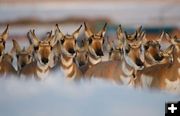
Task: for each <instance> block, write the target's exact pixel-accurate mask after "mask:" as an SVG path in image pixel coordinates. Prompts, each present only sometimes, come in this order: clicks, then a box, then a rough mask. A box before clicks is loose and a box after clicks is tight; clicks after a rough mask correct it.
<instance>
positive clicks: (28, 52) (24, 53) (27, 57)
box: [11, 39, 33, 73]
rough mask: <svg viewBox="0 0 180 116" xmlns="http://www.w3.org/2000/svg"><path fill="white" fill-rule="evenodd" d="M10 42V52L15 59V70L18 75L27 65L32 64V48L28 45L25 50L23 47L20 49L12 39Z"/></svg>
mask: <svg viewBox="0 0 180 116" xmlns="http://www.w3.org/2000/svg"><path fill="white" fill-rule="evenodd" d="M12 42H13V48H12V50H11V52H13V53H14V52H15V56H16V58H17V70H18V73H19V72H20V71H21V69H22V68H24V67H25V66H26V65H27V64H30V63H31V62H33V46H32V45H30V46H29V47H28V48H27V49H26V48H25V47H24V48H23V49H22V48H21V46H20V45H19V43H18V42H17V41H16V40H14V39H13V40H12Z"/></svg>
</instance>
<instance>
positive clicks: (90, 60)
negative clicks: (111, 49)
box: [88, 53, 102, 67]
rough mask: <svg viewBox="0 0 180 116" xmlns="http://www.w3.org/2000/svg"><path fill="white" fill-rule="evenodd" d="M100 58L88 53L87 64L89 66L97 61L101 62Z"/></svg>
mask: <svg viewBox="0 0 180 116" xmlns="http://www.w3.org/2000/svg"><path fill="white" fill-rule="evenodd" d="M101 61H102V59H101V57H98V58H96V57H94V56H93V55H92V54H90V53H89V54H88V64H89V67H91V66H93V65H96V64H97V63H99V62H101Z"/></svg>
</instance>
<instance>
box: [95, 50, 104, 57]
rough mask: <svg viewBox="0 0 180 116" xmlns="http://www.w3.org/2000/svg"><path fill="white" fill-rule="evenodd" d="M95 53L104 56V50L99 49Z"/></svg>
mask: <svg viewBox="0 0 180 116" xmlns="http://www.w3.org/2000/svg"><path fill="white" fill-rule="evenodd" d="M95 52H96V55H97V56H104V53H103V51H102V49H97V50H96V51H95Z"/></svg>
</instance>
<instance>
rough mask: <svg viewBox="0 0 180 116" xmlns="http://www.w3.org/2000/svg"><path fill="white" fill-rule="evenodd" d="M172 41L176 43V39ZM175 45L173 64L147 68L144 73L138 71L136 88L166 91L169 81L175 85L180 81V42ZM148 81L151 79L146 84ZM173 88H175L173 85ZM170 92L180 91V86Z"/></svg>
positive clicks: (168, 63)
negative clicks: (147, 81)
mask: <svg viewBox="0 0 180 116" xmlns="http://www.w3.org/2000/svg"><path fill="white" fill-rule="evenodd" d="M171 41H174V42H175V38H171ZM172 43H173V42H172ZM173 44H174V52H173V53H172V54H173V62H167V63H166V64H157V65H154V66H152V67H149V68H145V69H144V70H142V71H138V72H137V79H136V80H135V85H136V86H140V87H144V86H147V87H150V88H156V89H162V90H166V89H168V87H169V85H168V83H167V81H168V82H169V83H175V82H178V81H179V79H180V74H179V68H180V63H179V62H178V58H179V57H180V55H179V54H180V51H178V49H179V48H180V44H179V42H175V43H173ZM148 79H151V82H149V83H145V81H146V80H148ZM143 80H144V81H143ZM171 86H173V84H172V85H171ZM169 91H173V92H174V91H180V86H178V85H176V88H173V89H172V88H171V90H169Z"/></svg>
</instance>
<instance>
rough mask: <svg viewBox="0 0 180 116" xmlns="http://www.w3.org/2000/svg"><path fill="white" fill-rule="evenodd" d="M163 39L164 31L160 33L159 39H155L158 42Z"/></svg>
mask: <svg viewBox="0 0 180 116" xmlns="http://www.w3.org/2000/svg"><path fill="white" fill-rule="evenodd" d="M163 37H164V31H163V32H161V35H160V37H159V38H158V39H157V41H158V42H161V41H162V39H163Z"/></svg>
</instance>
